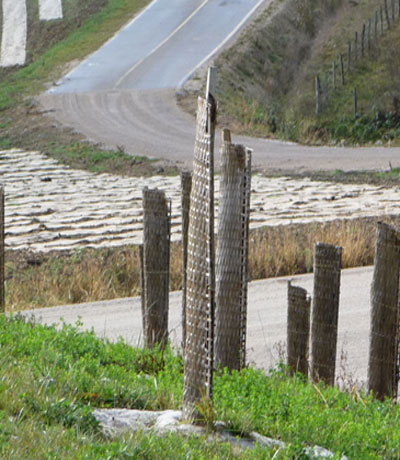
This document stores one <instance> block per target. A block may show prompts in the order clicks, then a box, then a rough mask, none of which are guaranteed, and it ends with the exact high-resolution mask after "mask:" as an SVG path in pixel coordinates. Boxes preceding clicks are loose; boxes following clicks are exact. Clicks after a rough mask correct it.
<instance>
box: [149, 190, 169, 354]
mask: <svg viewBox="0 0 400 460" xmlns="http://www.w3.org/2000/svg"><path fill="white" fill-rule="evenodd" d="M169 254H170V209H169V205H168V201H167V199H166V197H165V193H164V192H163V191H161V190H158V189H148V188H147V187H145V188H144V189H143V274H144V294H143V297H142V298H143V305H144V307H143V311H144V320H143V325H144V327H145V330H144V331H143V335H144V340H145V345H146V346H148V347H153V346H154V345H155V344H160V345H162V346H165V345H166V344H167V342H168V307H169V303H168V298H169Z"/></svg>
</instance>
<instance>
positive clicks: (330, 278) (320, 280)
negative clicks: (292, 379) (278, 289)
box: [311, 243, 342, 385]
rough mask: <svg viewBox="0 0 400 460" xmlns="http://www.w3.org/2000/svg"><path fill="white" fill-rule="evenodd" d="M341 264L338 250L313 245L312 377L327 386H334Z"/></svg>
mask: <svg viewBox="0 0 400 460" xmlns="http://www.w3.org/2000/svg"><path fill="white" fill-rule="evenodd" d="M341 263H342V248H341V247H339V246H334V245H332V244H326V243H317V244H316V245H315V251H314V290H313V291H314V292H313V309H312V323H311V341H312V347H311V352H312V363H311V376H312V378H313V379H314V380H323V381H324V382H325V383H326V384H328V385H333V384H334V382H335V363H336V346H337V331H338V315H339V294H340V271H341Z"/></svg>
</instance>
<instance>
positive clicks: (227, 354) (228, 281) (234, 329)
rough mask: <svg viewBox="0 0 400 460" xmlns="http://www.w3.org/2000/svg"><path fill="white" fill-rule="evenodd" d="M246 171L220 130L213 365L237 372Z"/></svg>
mask: <svg viewBox="0 0 400 460" xmlns="http://www.w3.org/2000/svg"><path fill="white" fill-rule="evenodd" d="M246 170H247V161H246V149H245V147H244V146H242V145H233V144H231V135H230V132H229V130H228V129H225V130H223V132H222V144H221V181H220V196H219V216H218V246H217V257H216V267H215V272H216V295H215V306H216V310H215V311H216V314H215V364H216V365H217V367H220V368H222V369H223V368H225V367H227V368H228V369H229V370H233V369H236V370H240V369H241V368H242V365H244V359H243V356H242V355H243V353H244V352H245V343H243V342H242V338H243V337H245V333H244V332H243V330H242V329H243V328H246V321H245V322H244V324H242V320H243V318H244V319H246V318H247V304H244V305H243V304H242V300H244V299H243V297H245V298H246V299H247V295H246V294H245V295H243V292H244V291H243V289H244V287H245V286H244V285H247V273H243V264H244V265H245V267H246V266H247V254H246V255H243V252H244V251H246V248H247V241H246V240H247V239H248V232H247V231H246V228H247V226H248V216H249V211H248V209H246V208H247V207H248V205H249V203H247V199H246V197H247V189H248V187H247V185H246V182H247V180H246V175H247V174H246ZM246 272H247V270H246ZM246 293H247V290H246ZM243 346H244V350H243Z"/></svg>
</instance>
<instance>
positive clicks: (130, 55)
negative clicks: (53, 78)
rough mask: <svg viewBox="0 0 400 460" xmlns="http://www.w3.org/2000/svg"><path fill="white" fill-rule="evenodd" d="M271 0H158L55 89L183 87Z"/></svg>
mask: <svg viewBox="0 0 400 460" xmlns="http://www.w3.org/2000/svg"><path fill="white" fill-rule="evenodd" d="M269 2H270V1H269V0H154V1H153V2H152V3H151V4H150V5H149V6H148V7H147V8H145V9H144V10H143V11H142V12H141V13H140V14H139V15H138V16H136V17H135V18H134V19H133V20H132V21H131V22H130V23H129V24H128V25H127V26H126V27H125V28H123V29H122V31H120V32H119V33H118V34H117V35H116V36H115V37H114V38H113V39H112V40H110V41H108V42H107V43H106V44H105V45H104V46H103V47H102V48H100V49H99V50H98V51H97V52H95V53H94V54H92V55H91V56H89V57H88V59H86V60H85V61H84V62H82V63H81V64H80V65H78V67H77V68H76V69H74V70H73V71H72V72H70V73H69V74H68V75H66V76H65V77H64V78H63V79H62V80H61V81H60V82H59V85H58V86H56V87H54V88H52V89H51V90H50V93H52V94H60V93H77V92H78V93H82V92H91V91H100V90H116V89H117V90H120V89H129V90H131V89H155V88H177V87H179V86H182V85H183V83H184V82H185V81H186V80H187V79H188V78H189V77H190V76H191V75H192V74H193V72H194V71H195V70H196V69H197V68H198V67H199V65H201V63H203V62H204V61H207V60H208V59H210V58H211V57H212V56H213V55H214V54H215V53H217V52H218V50H219V49H220V48H221V47H222V46H223V44H224V43H225V42H226V41H227V40H229V39H230V38H231V37H232V36H233V35H234V34H235V33H236V32H237V31H238V30H240V28H241V27H242V26H243V25H244V24H245V22H246V20H247V19H248V17H250V16H251V15H252V14H253V13H254V12H255V11H256V9H257V8H258V7H259V6H260V5H261V4H262V3H267V4H268V3H269Z"/></svg>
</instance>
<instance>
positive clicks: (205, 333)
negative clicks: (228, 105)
mask: <svg viewBox="0 0 400 460" xmlns="http://www.w3.org/2000/svg"><path fill="white" fill-rule="evenodd" d="M214 111H215V107H214V105H213V102H212V100H211V99H210V100H209V101H207V100H205V99H203V98H201V97H199V99H198V108H197V127H196V142H195V149H194V161H193V175H192V191H191V196H190V217H189V236H188V260H187V294H186V344H185V371H184V396H183V406H184V414H185V417H186V419H193V418H198V417H200V414H199V412H198V407H197V405H198V403H200V402H201V401H202V399H203V398H204V397H208V398H212V391H213V380H212V377H213V376H212V372H213V347H214V296H215V292H214V291H215V274H214V270H215V268H214V159H213V154H214V152H213V149H214V147H213V146H214V119H215V117H214V115H213V114H214V113H215V112H214Z"/></svg>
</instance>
